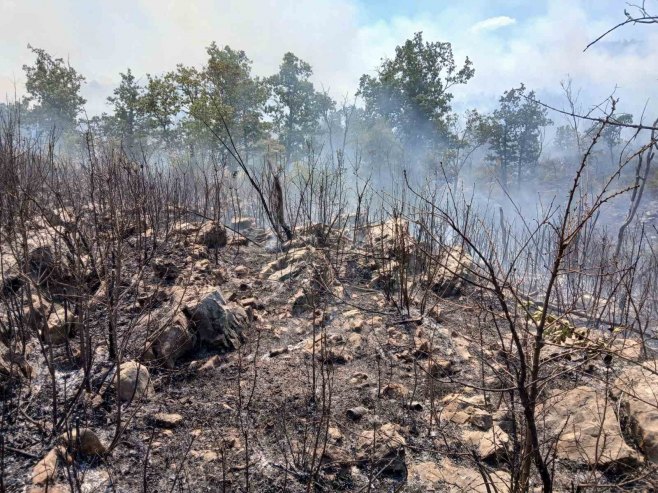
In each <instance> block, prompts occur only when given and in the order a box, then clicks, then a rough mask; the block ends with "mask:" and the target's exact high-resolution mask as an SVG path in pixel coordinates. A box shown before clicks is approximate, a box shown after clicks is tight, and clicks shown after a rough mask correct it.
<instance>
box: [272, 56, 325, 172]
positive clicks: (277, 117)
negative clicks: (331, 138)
mask: <svg viewBox="0 0 658 493" xmlns="http://www.w3.org/2000/svg"><path fill="white" fill-rule="evenodd" d="M311 75H313V70H312V69H311V66H310V65H309V64H308V63H306V62H305V61H303V60H301V59H299V58H297V57H296V56H295V55H294V54H293V53H286V54H285V55H284V56H283V62H282V63H281V65H280V67H279V72H278V73H276V74H274V75H272V76H271V77H269V78H268V79H267V82H268V85H269V87H270V89H271V91H272V98H271V103H270V104H269V105H268V106H267V109H266V111H267V112H268V113H269V114H270V115H271V116H272V120H273V123H274V128H275V130H276V132H277V134H278V137H279V140H280V141H281V142H282V143H283V145H284V146H285V149H286V162H290V160H291V159H292V158H294V157H296V156H299V155H300V153H302V152H303V150H304V145H305V143H306V141H307V140H308V139H311V138H313V137H314V136H315V135H316V133H317V132H318V129H319V122H320V117H321V116H322V115H323V114H324V113H325V112H326V111H327V110H328V109H330V108H333V107H334V102H333V101H332V100H331V98H329V96H327V95H326V94H321V93H319V92H317V91H316V90H315V87H314V86H313V83H312V82H311V81H310V80H309V79H310V77H311Z"/></svg>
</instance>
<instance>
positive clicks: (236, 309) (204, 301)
mask: <svg viewBox="0 0 658 493" xmlns="http://www.w3.org/2000/svg"><path fill="white" fill-rule="evenodd" d="M184 310H185V313H186V314H187V315H188V316H189V318H190V320H191V323H192V326H193V328H194V330H195V331H196V333H197V336H198V338H199V341H200V342H201V344H204V345H206V346H209V347H211V348H215V349H229V350H230V349H237V348H239V347H240V345H241V344H242V342H243V341H244V336H243V334H242V332H243V331H244V330H245V329H246V328H247V327H248V325H249V317H248V316H247V312H245V310H244V308H242V307H241V306H240V305H238V304H236V303H231V304H229V305H227V304H226V303H225V302H224V298H223V297H222V295H221V293H220V292H219V291H218V290H217V289H212V290H211V291H209V292H207V293H206V294H205V295H203V296H202V298H201V301H199V302H198V303H197V304H195V305H187V306H186V307H185V308H184Z"/></svg>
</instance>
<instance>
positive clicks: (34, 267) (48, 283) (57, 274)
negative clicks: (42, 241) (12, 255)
mask: <svg viewBox="0 0 658 493" xmlns="http://www.w3.org/2000/svg"><path fill="white" fill-rule="evenodd" d="M27 264H28V274H29V276H30V277H31V278H32V280H33V281H34V282H35V283H36V284H38V285H39V286H44V287H45V288H46V289H47V290H48V291H49V292H50V294H51V295H53V296H59V295H62V294H64V293H66V291H67V288H70V286H73V285H75V283H74V279H73V278H72V276H71V274H70V272H69V269H68V268H67V267H66V265H65V262H64V260H63V259H62V258H60V256H59V255H58V254H55V253H54V252H53V249H52V248H51V247H50V246H48V245H46V246H40V247H37V248H34V249H33V250H31V251H30V253H29V254H28V257H27Z"/></svg>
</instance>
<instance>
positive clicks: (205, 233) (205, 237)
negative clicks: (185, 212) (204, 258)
mask: <svg viewBox="0 0 658 493" xmlns="http://www.w3.org/2000/svg"><path fill="white" fill-rule="evenodd" d="M199 242H200V243H201V244H202V245H205V246H207V247H208V248H222V247H225V246H226V243H227V242H228V235H227V234H226V228H225V227H224V226H222V225H221V224H218V223H216V222H214V221H213V222H208V223H205V224H204V225H203V226H201V229H200V230H199Z"/></svg>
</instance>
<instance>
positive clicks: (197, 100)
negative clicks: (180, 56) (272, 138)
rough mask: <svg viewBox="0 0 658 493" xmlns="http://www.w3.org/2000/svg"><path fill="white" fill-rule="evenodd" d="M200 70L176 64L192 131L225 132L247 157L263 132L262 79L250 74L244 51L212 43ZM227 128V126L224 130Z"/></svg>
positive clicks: (263, 92) (264, 90)
mask: <svg viewBox="0 0 658 493" xmlns="http://www.w3.org/2000/svg"><path fill="white" fill-rule="evenodd" d="M206 51H207V53H208V62H207V64H206V65H205V67H203V69H202V70H196V69H194V68H188V67H184V66H179V67H178V71H177V81H178V84H179V87H180V88H181V93H182V95H183V101H184V104H185V106H186V110H187V112H188V115H189V117H190V119H188V120H187V121H186V122H185V124H186V125H187V126H188V127H190V129H193V132H194V133H197V134H199V135H206V136H207V137H208V138H209V139H210V140H211V141H212V140H213V137H214V135H213V134H215V135H220V136H222V138H228V132H230V134H231V137H232V138H233V139H234V141H235V144H236V145H237V146H239V150H240V151H241V152H243V153H244V154H245V155H244V159H245V161H248V159H249V154H250V151H251V150H252V148H253V146H254V145H255V144H256V143H257V142H258V141H259V140H260V139H262V138H263V137H264V136H265V132H266V128H267V125H266V124H265V122H263V119H262V115H263V111H264V106H265V103H266V101H267V88H266V86H265V84H264V82H263V81H261V80H260V79H258V78H254V77H252V76H251V63H252V62H251V60H250V59H249V58H248V57H247V55H246V54H245V52H244V51H238V50H233V49H232V48H231V47H229V46H225V47H224V48H223V49H219V48H218V47H217V45H216V44H215V43H212V44H211V45H210V46H209V47H208V48H207V49H206ZM227 129H228V130H227Z"/></svg>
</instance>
